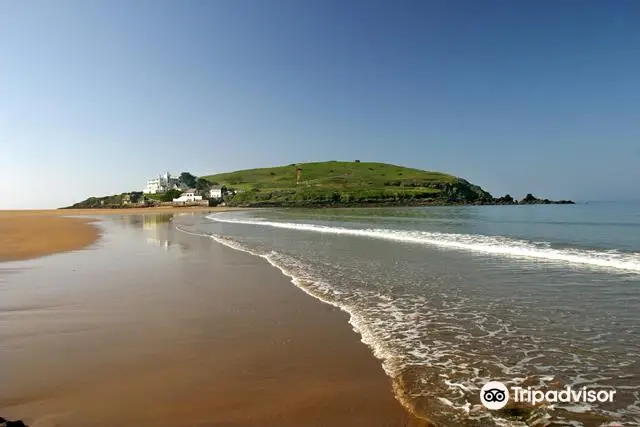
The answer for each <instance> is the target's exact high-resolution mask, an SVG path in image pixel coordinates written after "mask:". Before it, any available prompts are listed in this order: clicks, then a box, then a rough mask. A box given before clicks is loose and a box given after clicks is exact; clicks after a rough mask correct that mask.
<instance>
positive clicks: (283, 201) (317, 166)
mask: <svg viewBox="0 0 640 427" xmlns="http://www.w3.org/2000/svg"><path fill="white" fill-rule="evenodd" d="M297 167H300V168H301V169H302V172H301V176H300V183H299V184H296V169H297ZM203 178H205V179H207V180H209V181H212V182H217V183H220V184H222V185H224V186H226V187H227V188H231V189H234V190H236V191H239V192H238V194H236V196H234V197H233V198H232V199H231V200H230V202H232V204H238V205H267V204H278V205H307V204H351V203H358V204H364V203H375V202H385V201H402V200H422V199H442V198H446V197H450V195H451V194H450V193H451V188H458V187H460V188H462V187H465V186H470V187H474V188H477V189H479V190H480V192H482V190H481V189H480V188H479V187H476V186H472V185H471V184H469V183H468V182H466V181H464V180H462V179H460V178H457V177H455V176H453V175H449V174H445V173H441V172H432V171H424V170H420V169H412V168H407V167H403V166H396V165H390V164H386V163H373V162H338V161H329V162H315V163H301V164H291V165H288V166H278V167H272V168H259V169H247V170H241V171H236V172H228V173H221V174H216V175H209V176H204V177H203ZM474 191H476V190H475V189H474V190H472V191H471V190H470V191H467V192H466V193H465V194H467V193H468V194H472V193H473V192H474Z"/></svg>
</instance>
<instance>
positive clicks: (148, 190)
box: [142, 172, 180, 194]
mask: <svg viewBox="0 0 640 427" xmlns="http://www.w3.org/2000/svg"><path fill="white" fill-rule="evenodd" d="M179 189H180V179H179V178H176V177H173V176H171V174H170V173H169V172H165V173H164V174H162V175H158V177H157V178H152V179H149V180H147V186H146V187H145V189H144V190H142V192H143V193H145V194H156V193H164V192H166V191H168V190H179Z"/></svg>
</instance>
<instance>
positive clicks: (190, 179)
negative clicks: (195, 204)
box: [180, 172, 197, 188]
mask: <svg viewBox="0 0 640 427" xmlns="http://www.w3.org/2000/svg"><path fill="white" fill-rule="evenodd" d="M196 179H197V177H195V176H194V175H191V174H190V173H189V172H182V173H181V174H180V182H181V183H183V184H184V185H186V186H187V187H189V188H194V187H195V186H196Z"/></svg>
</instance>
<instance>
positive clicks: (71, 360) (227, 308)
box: [0, 216, 426, 427]
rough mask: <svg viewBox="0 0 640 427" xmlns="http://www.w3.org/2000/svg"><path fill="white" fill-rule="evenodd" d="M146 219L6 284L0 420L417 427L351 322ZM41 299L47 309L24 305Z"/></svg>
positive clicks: (276, 274) (250, 265) (130, 221)
mask: <svg viewBox="0 0 640 427" xmlns="http://www.w3.org/2000/svg"><path fill="white" fill-rule="evenodd" d="M141 220H142V218H139V219H138V218H136V217H134V216H132V217H129V218H122V219H117V218H115V217H114V219H113V220H112V219H109V218H105V220H104V223H105V224H104V228H105V232H106V233H107V234H108V235H109V236H110V238H109V239H107V240H105V243H104V245H100V246H99V247H95V248H90V249H89V250H86V251H81V252H78V253H74V254H64V255H61V256H60V257H55V258H53V257H51V258H41V259H38V260H33V261H30V262H31V263H33V265H40V266H42V267H44V268H35V269H34V268H28V267H27V268H24V269H21V271H20V272H19V273H18V274H11V275H8V276H4V277H3V279H6V281H5V286H4V287H3V289H0V314H2V316H3V321H4V322H5V325H6V326H7V327H6V328H5V329H4V330H3V331H0V332H2V333H3V334H8V335H7V336H5V337H2V334H0V339H2V340H3V341H4V342H6V343H7V350H9V351H8V352H3V353H0V363H1V364H2V366H8V367H9V369H8V370H7V371H5V372H4V373H3V374H2V378H1V379H2V381H3V382H4V383H8V384H11V385H12V386H11V388H6V389H3V390H1V391H0V415H2V416H4V417H6V418H9V419H22V420H24V421H25V423H26V424H28V425H37V426H41V427H50V426H55V425H64V426H65V427H80V426H85V425H93V426H96V427H100V426H105V427H106V426H110V425H114V424H119V425H154V426H158V427H162V426H167V427H168V426H172V425H176V424H178V425H202V426H204V425H225V426H237V427H240V426H249V425H255V426H258V425H260V426H273V427H276V426H278V427H289V426H290V427H299V426H301V425H304V426H309V427H312V426H314V427H315V426H317V427H320V426H326V425H331V426H335V427H342V426H344V427H347V426H349V427H352V426H362V427H365V426H366V427H371V426H379V427H391V426H399V427H402V426H404V427H407V426H412V427H413V426H424V425H426V424H425V423H424V422H422V421H420V420H417V419H415V418H414V417H413V416H412V415H411V414H409V413H408V412H407V411H406V410H405V408H404V407H403V406H402V405H401V404H400V402H398V401H397V400H396V398H395V397H394V393H393V391H392V383H391V380H390V379H389V378H388V377H387V376H386V375H385V373H384V371H383V369H382V367H381V366H380V363H379V360H378V359H376V358H375V357H373V355H372V354H371V351H370V349H369V348H368V347H367V346H366V345H363V343H362V342H361V341H360V336H359V335H357V334H354V332H353V331H352V330H351V328H350V325H349V323H348V314H347V313H345V312H343V311H341V310H338V309H337V308H334V307H331V306H329V305H327V304H325V303H323V302H321V301H318V300H317V299H316V298H309V295H307V294H305V293H304V291H303V290H302V289H300V288H299V287H297V286H292V284H291V283H289V278H288V277H287V276H285V275H283V274H282V273H281V271H279V270H278V269H274V268H272V266H270V265H268V264H267V263H265V262H264V260H262V259H260V258H257V257H255V256H253V255H250V254H247V253H242V252H239V251H237V250H234V249H231V248H228V247H226V246H225V245H222V244H220V243H218V242H215V241H214V240H213V239H210V238H203V237H202V236H199V235H198V236H189V235H185V234H183V233H179V232H172V229H173V230H175V228H174V227H173V225H172V224H171V223H167V222H158V223H156V225H155V228H152V229H150V228H145V227H143V226H144V224H143V223H142V221H141ZM189 220H191V217H189ZM192 220H193V221H197V220H198V218H197V217H193V219H192ZM123 225H124V227H123ZM119 236H122V237H119ZM144 236H154V237H153V239H155V241H157V243H153V244H151V245H150V242H149V240H148V238H149V237H147V238H146V239H145V238H141V237H144ZM163 242H168V246H167V245H166V244H164V243H163ZM69 265H73V266H74V269H73V270H70V269H69V268H68V266H69ZM115 266H117V268H116V269H115V270H114V267H115ZM149 268H151V269H149ZM138 270H140V271H145V272H146V273H145V280H143V281H139V280H135V277H137V274H133V273H134V272H136V271H138ZM185 272H188V275H184V274H185ZM132 274H133V275H132ZM45 277H46V279H47V280H46V281H47V283H46V284H45V283H44V282H45V280H42V279H43V278H45ZM88 277H91V278H93V280H92V281H91V282H86V281H85V278H88ZM51 284H55V285H56V286H51ZM2 292H9V293H10V294H11V295H13V297H12V298H4V297H2V296H1V295H2ZM96 292H97V293H96ZM40 293H42V296H45V295H46V297H47V307H49V308H48V309H47V310H42V309H40V308H39V307H37V306H33V301H38V300H39V299H40V298H41V296H40V297H39V296H38V295H39V294H40ZM30 301H31V302H30ZM29 304H31V306H29ZM20 307H25V308H20ZM31 307H33V308H31ZM115 319H117V321H115V322H114V320H115ZM88 325H91V327H90V329H87V326H88ZM61 328H62V329H61ZM61 332H62V333H61ZM78 346H80V347H81V348H82V351H81V352H69V351H68V349H69V348H78ZM36 350H37V351H36ZM21 354H22V355H25V354H26V355H29V357H24V356H21Z"/></svg>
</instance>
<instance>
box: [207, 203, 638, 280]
mask: <svg viewBox="0 0 640 427" xmlns="http://www.w3.org/2000/svg"><path fill="white" fill-rule="evenodd" d="M207 218H208V219H210V220H213V221H217V222H223V223H231V224H246V225H256V226H262V227H273V228H282V229H288V230H298V231H307V232H314V233H327V234H336V235H347V236H356V237H367V238H373V239H383V240H391V241H396V242H404V243H413V244H422V245H430V246H436V247H440V248H447V249H456V250H465V251H472V252H478V253H484V254H490V255H501V256H507V257H513V258H527V259H536V260H540V261H548V262H560V263H569V264H574V265H582V266H587V267H599V268H605V269H610V270H618V271H622V272H635V273H640V254H639V253H622V252H617V251H597V250H586V249H553V248H550V247H548V245H540V244H535V243H531V242H527V241H522V240H516V239H511V238H507V237H500V236H484V235H475V234H455V233H436V232H428V231H408V230H392V229H385V228H368V229H355V228H346V227H331V226H325V225H317V224H307V223H293V222H276V221H267V220H263V219H244V218H228V217H222V216H220V215H209V216H207Z"/></svg>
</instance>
